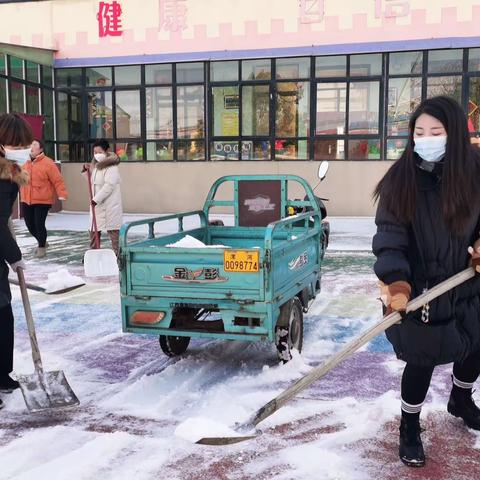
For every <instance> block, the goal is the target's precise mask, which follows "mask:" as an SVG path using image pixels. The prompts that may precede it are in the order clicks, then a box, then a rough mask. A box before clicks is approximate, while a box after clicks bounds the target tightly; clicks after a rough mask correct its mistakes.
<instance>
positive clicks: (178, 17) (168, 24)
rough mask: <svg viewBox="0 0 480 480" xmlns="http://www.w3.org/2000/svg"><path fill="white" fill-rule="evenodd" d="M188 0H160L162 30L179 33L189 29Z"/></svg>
mask: <svg viewBox="0 0 480 480" xmlns="http://www.w3.org/2000/svg"><path fill="white" fill-rule="evenodd" d="M185 1H186V0H160V28H164V29H165V30H168V31H169V32H178V31H179V30H184V29H185V28H187V7H186V5H185Z"/></svg>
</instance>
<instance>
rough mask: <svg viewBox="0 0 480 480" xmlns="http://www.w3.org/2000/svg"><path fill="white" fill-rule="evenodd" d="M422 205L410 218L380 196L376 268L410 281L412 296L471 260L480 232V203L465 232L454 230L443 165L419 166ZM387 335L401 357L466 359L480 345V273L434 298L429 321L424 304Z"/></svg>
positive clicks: (434, 361)
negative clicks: (403, 218) (445, 204)
mask: <svg viewBox="0 0 480 480" xmlns="http://www.w3.org/2000/svg"><path fill="white" fill-rule="evenodd" d="M418 168H419V170H418V175H417V181H418V185H419V192H418V196H417V210H416V213H415V217H414V220H413V221H412V223H411V224H408V225H407V224H402V223H400V222H399V221H398V220H396V218H395V217H394V216H393V215H392V214H391V213H389V212H388V211H387V210H386V209H385V207H384V206H383V204H382V199H381V197H380V201H379V205H378V209H377V215H376V218H375V222H376V224H377V233H376V235H375V236H374V238H373V253H374V254H375V256H376V257H377V261H376V263H375V266H374V270H375V273H376V274H377V276H378V278H379V279H380V280H382V281H383V282H384V283H386V284H389V283H392V282H394V281H396V280H404V281H407V282H408V283H409V284H410V285H411V286H412V298H413V297H416V296H418V295H420V294H421V293H422V292H423V290H424V288H430V287H433V286H434V285H436V284H437V283H440V282H442V281H443V280H446V279H447V278H449V277H450V276H452V275H454V274H456V273H458V272H460V271H462V270H463V269H465V268H466V267H467V266H468V261H469V258H470V255H469V253H468V251H467V249H468V247H469V246H470V245H473V243H474V242H475V240H477V239H478V238H479V236H480V232H479V227H480V222H479V218H480V205H472V208H471V219H470V222H469V225H468V228H467V230H466V233H465V234H463V235H457V234H455V232H451V231H449V229H448V228H447V226H446V225H445V223H444V221H443V216H442V204H441V165H437V166H436V167H435V170H434V171H433V172H428V171H425V170H423V169H422V168H420V167H418ZM386 334H387V338H388V339H389V341H390V342H391V343H392V345H393V348H394V350H395V353H396V354H397V357H398V358H399V359H402V360H405V361H406V362H407V363H412V364H416V365H440V364H444V363H450V362H453V361H461V360H462V359H464V358H465V357H466V356H468V355H469V354H470V353H472V352H475V351H477V350H479V349H480V277H478V276H477V277H475V278H474V279H472V280H469V281H468V282H466V283H464V284H463V285H460V286H459V287H457V288H456V289H454V290H453V291H450V292H447V293H445V294H443V295H442V296H440V297H439V298H437V299H435V300H434V301H432V302H431V303H430V310H429V321H428V323H424V322H422V319H421V309H420V310H417V311H416V312H412V313H410V314H408V315H407V317H406V319H405V320H404V321H402V323H401V324H398V325H394V326H392V327H390V328H389V329H388V330H387V332H386Z"/></svg>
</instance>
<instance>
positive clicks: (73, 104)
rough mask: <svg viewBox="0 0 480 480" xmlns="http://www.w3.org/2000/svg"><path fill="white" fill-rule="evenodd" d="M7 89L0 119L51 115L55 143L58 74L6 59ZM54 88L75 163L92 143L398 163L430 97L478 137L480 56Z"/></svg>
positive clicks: (211, 69)
mask: <svg viewBox="0 0 480 480" xmlns="http://www.w3.org/2000/svg"><path fill="white" fill-rule="evenodd" d="M7 67H8V68H7ZM7 72H9V75H8V77H7ZM39 75H41V77H39ZM40 78H41V82H42V84H41V85H39V84H38V81H39V79H40ZM1 81H4V82H5V84H4V85H6V86H7V87H8V88H7V90H6V91H5V88H4V89H3V92H2V91H0V111H5V110H13V109H15V110H16V111H21V112H23V111H25V112H28V113H39V112H40V113H42V114H44V115H45V122H46V123H45V135H46V136H47V135H48V137H49V140H50V141H53V130H54V129H53V111H52V110H51V109H50V110H49V109H48V107H47V105H48V104H49V103H51V99H52V96H53V90H52V69H51V68H50V67H47V66H40V67H39V66H38V65H37V64H35V63H34V62H31V61H24V60H22V59H20V58H16V57H10V56H6V55H3V56H1V55H0V82H1ZM55 83H56V98H57V104H56V108H57V111H56V118H57V142H58V143H57V144H56V145H57V146H58V151H59V152H60V153H61V154H62V155H65V156H67V151H68V158H69V159H70V160H72V161H74V160H75V159H78V158H79V155H80V156H83V159H82V160H88V159H89V157H90V154H91V144H92V142H93V140H95V139H97V138H106V139H107V140H109V141H110V142H111V144H112V146H113V147H112V148H115V151H117V153H118V154H119V156H120V158H121V159H122V160H129V161H140V160H147V161H205V160H212V161H223V160H237V161H238V160H246V161H247V160H248V161H269V160H273V159H274V160H307V159H311V158H314V159H316V160H317V159H318V160H321V159H332V160H379V159H385V158H387V159H395V158H398V157H399V156H400V155H401V153H402V151H403V149H404V148H405V145H406V141H407V138H408V124H409V119H410V116H411V114H412V112H413V110H414V109H415V108H416V107H417V106H418V105H419V103H420V102H421V101H422V100H423V99H425V98H428V97H431V96H434V95H449V96H452V97H453V98H455V99H457V100H458V101H459V102H463V106H464V107H465V108H467V107H468V116H469V128H470V131H471V132H472V133H473V134H474V133H479V134H480V124H479V122H480V120H479V118H480V114H479V105H480V86H479V85H480V47H479V48H472V49H461V48H455V49H442V50H431V51H420V50H417V51H401V52H390V53H362V54H348V55H347V54H345V55H322V56H316V57H309V56H303V57H285V58H258V59H250V60H237V59H233V60H221V61H205V62H202V61H196V62H185V63H174V64H172V63H166V64H148V65H116V66H91V67H83V68H61V69H56V70H55ZM39 95H41V97H42V101H41V102H39ZM9 107H10V108H9ZM83 110H85V111H83ZM68 145H70V146H69V147H68Z"/></svg>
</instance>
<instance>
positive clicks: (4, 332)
mask: <svg viewBox="0 0 480 480" xmlns="http://www.w3.org/2000/svg"><path fill="white" fill-rule="evenodd" d="M12 370H13V312H12V306H11V305H10V304H8V305H7V306H6V307H2V308H0V375H8V374H9V373H10V372H11V371H12Z"/></svg>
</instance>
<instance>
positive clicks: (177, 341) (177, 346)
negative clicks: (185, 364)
mask: <svg viewBox="0 0 480 480" xmlns="http://www.w3.org/2000/svg"><path fill="white" fill-rule="evenodd" d="M158 341H159V342H160V348H161V349H162V351H163V353H164V354H165V355H167V356H169V357H176V356H177V355H181V354H182V353H184V352H185V350H187V348H188V344H189V343H190V337H174V336H170V335H160V336H159V338H158Z"/></svg>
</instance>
